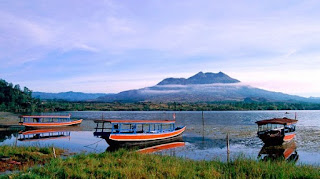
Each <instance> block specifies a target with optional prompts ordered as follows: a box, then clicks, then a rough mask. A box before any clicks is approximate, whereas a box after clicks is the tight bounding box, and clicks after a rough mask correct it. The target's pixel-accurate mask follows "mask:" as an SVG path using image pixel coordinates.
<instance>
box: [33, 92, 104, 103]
mask: <svg viewBox="0 0 320 179" xmlns="http://www.w3.org/2000/svg"><path fill="white" fill-rule="evenodd" d="M105 95H107V94H106V93H83V92H73V91H67V92H59V93H46V92H32V97H34V98H39V99H43V100H56V99H58V100H66V101H88V100H96V99H97V98H99V97H101V96H105Z"/></svg>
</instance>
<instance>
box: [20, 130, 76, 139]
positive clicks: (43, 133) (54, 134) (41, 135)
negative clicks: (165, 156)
mask: <svg viewBox="0 0 320 179" xmlns="http://www.w3.org/2000/svg"><path fill="white" fill-rule="evenodd" d="M70 133H71V132H70V131H66V130H63V129H38V130H29V131H24V132H20V133H19V138H18V140H19V141H39V140H49V139H60V138H69V139H70Z"/></svg>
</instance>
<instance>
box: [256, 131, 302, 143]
mask: <svg viewBox="0 0 320 179" xmlns="http://www.w3.org/2000/svg"><path fill="white" fill-rule="evenodd" d="M295 135H296V134H295V133H289V134H285V135H270V134H268V133H264V134H259V133H258V137H259V138H260V139H261V140H262V141H263V142H264V143H265V144H266V145H281V144H283V143H287V142H290V141H292V139H294V137H295Z"/></svg>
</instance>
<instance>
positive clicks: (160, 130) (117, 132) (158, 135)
mask: <svg viewBox="0 0 320 179" xmlns="http://www.w3.org/2000/svg"><path fill="white" fill-rule="evenodd" d="M95 123H97V127H96V131H95V132H94V136H98V137H101V138H103V139H105V140H106V141H107V143H108V144H109V145H110V146H124V147H127V146H136V145H149V144H156V143H163V142H170V141H174V140H177V138H180V137H181V135H182V133H183V132H184V130H185V129H186V127H185V126H184V127H175V121H169V120H166V121H154V120H95Z"/></svg>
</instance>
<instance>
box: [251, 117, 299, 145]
mask: <svg viewBox="0 0 320 179" xmlns="http://www.w3.org/2000/svg"><path fill="white" fill-rule="evenodd" d="M297 122H298V120H296V119H289V118H286V117H284V118H274V119H268V120H262V121H257V122H256V123H257V124H258V133H257V134H258V137H259V138H260V139H261V140H262V141H263V142H264V143H265V144H267V145H281V144H282V143H284V142H289V141H291V140H292V139H293V138H294V137H295V135H296V133H295V131H296V125H295V124H296V123H297Z"/></svg>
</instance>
